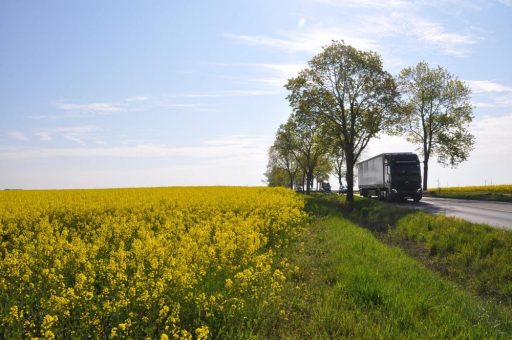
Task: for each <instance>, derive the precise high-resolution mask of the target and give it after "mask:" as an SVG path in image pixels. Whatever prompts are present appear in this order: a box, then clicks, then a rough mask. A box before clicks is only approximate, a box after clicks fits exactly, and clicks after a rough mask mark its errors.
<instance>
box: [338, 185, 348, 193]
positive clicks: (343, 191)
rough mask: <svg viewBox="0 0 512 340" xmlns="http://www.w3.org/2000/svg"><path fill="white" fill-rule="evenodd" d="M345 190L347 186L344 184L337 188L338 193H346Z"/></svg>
mask: <svg viewBox="0 0 512 340" xmlns="http://www.w3.org/2000/svg"><path fill="white" fill-rule="evenodd" d="M347 191H348V188H347V187H345V186H342V187H341V188H339V190H338V194H346V193H347Z"/></svg>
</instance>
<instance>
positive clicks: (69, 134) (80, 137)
mask: <svg viewBox="0 0 512 340" xmlns="http://www.w3.org/2000/svg"><path fill="white" fill-rule="evenodd" d="M54 130H55V131H56V132H57V133H59V134H60V135H61V136H62V137H63V138H65V139H67V140H70V141H72V142H75V143H78V144H81V145H84V144H85V143H86V141H87V140H89V139H92V138H94V136H93V132H95V131H96V130H97V128H96V127H95V126H92V125H82V126H67V127H58V128H56V129H54Z"/></svg>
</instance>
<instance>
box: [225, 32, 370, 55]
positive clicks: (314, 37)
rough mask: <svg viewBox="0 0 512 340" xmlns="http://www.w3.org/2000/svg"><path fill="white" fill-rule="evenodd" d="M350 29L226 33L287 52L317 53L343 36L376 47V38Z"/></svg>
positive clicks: (356, 43) (355, 42)
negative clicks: (274, 35)
mask: <svg viewBox="0 0 512 340" xmlns="http://www.w3.org/2000/svg"><path fill="white" fill-rule="evenodd" d="M352 34H353V32H351V29H344V28H341V27H317V28H311V29H309V30H302V31H300V32H285V33H283V34H281V35H280V36H279V37H270V36H265V35H243V34H232V33H226V34H225V35H224V36H225V37H226V38H228V39H231V40H234V41H237V42H240V43H244V44H247V45H253V46H266V47H270V48H275V49H279V50H283V51H286V52H289V53H296V52H307V53H317V52H319V51H320V50H321V48H322V46H325V45H327V44H329V43H330V42H331V41H332V40H339V39H341V38H343V40H345V42H347V43H349V44H351V45H354V46H357V47H358V48H362V49H367V50H368V49H371V50H375V49H378V47H379V44H378V43H377V41H376V40H374V39H371V38H368V37H364V38H363V37H357V36H353V35H352Z"/></svg>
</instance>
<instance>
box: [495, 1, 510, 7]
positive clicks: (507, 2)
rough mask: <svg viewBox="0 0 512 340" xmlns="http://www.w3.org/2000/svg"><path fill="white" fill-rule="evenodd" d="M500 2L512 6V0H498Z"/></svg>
mask: <svg viewBox="0 0 512 340" xmlns="http://www.w3.org/2000/svg"><path fill="white" fill-rule="evenodd" d="M498 2H500V3H502V4H503V5H505V6H509V7H512V0H498Z"/></svg>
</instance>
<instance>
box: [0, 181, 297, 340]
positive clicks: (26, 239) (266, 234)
mask: <svg viewBox="0 0 512 340" xmlns="http://www.w3.org/2000/svg"><path fill="white" fill-rule="evenodd" d="M303 205H304V202H303V201H302V199H301V198H299V197H298V196H296V195H295V194H294V193H293V192H291V191H288V190H285V189H270V188H222V187H219V188H155V189H115V190H114V189H113V190H61V191H11V192H1V193H0V259H1V261H0V338H22V337H46V338H52V337H57V338H69V337H77V336H79V337H94V338H97V337H100V338H105V337H126V336H128V337H134V338H144V337H147V336H149V337H152V338H156V337H160V338H163V339H165V338H168V337H169V338H170V337H181V338H192V337H194V338H199V339H200V338H205V337H208V336H209V335H210V336H211V335H212V334H213V335H216V336H219V337H223V336H230V335H233V334H235V332H237V330H238V331H239V330H240V329H241V328H242V327H250V325H248V323H250V322H251V320H255V319H256V317H255V315H253V314H254V313H257V312H258V311H259V310H261V309H259V308H256V307H255V306H275V305H279V301H278V300H279V299H280V298H281V297H280V295H279V292H280V290H281V288H282V286H283V284H284V282H285V281H286V280H287V277H288V276H290V275H292V273H293V271H295V270H297V268H292V267H291V266H289V265H288V262H287V261H286V259H285V258H283V257H279V256H277V255H276V254H278V253H279V249H280V248H282V247H283V246H285V245H286V244H287V243H288V242H290V239H291V238H292V237H293V235H294V230H295V229H298V228H297V227H298V226H300V225H301V224H302V223H303V221H304V218H305V215H304V212H303V209H302V208H303Z"/></svg>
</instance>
